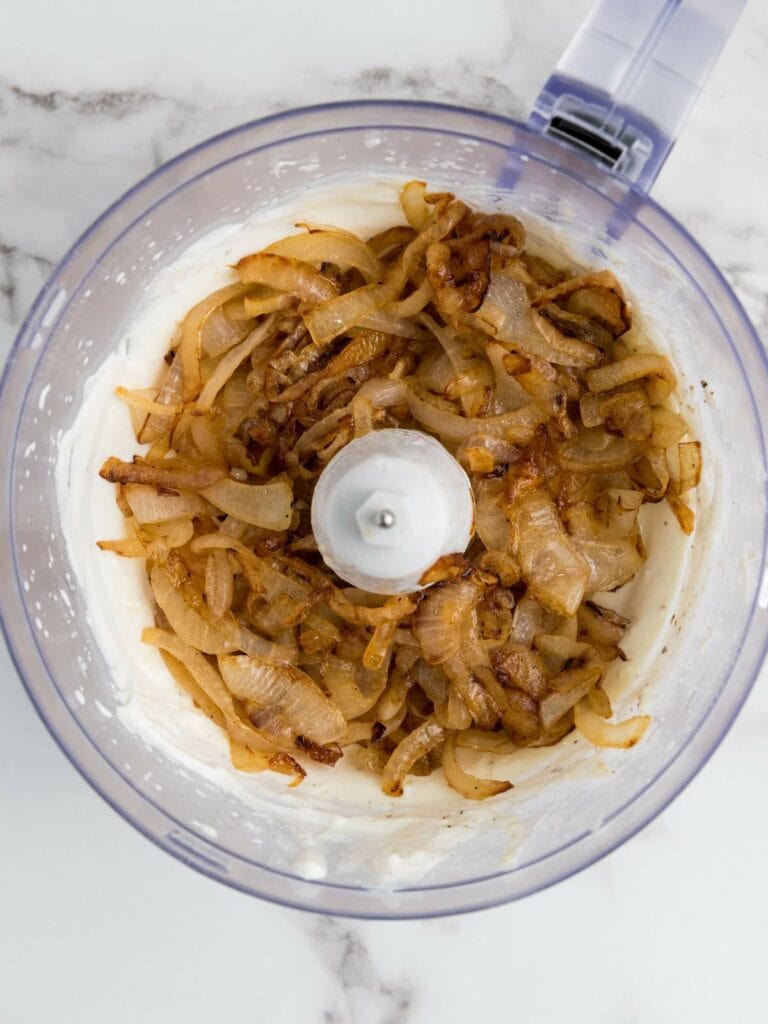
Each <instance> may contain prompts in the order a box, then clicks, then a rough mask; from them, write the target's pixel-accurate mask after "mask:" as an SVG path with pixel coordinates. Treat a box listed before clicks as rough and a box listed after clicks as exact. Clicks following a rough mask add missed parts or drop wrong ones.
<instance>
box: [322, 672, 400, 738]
mask: <svg viewBox="0 0 768 1024" xmlns="http://www.w3.org/2000/svg"><path fill="white" fill-rule="evenodd" d="M318 671H319V675H320V678H321V679H322V682H323V686H324V688H325V689H326V690H327V691H328V693H329V694H330V696H331V699H332V700H333V702H334V704H335V705H336V706H337V707H338V708H339V710H340V711H341V713H342V714H343V715H344V717H345V718H346V719H348V720H349V719H352V718H359V717H360V716H361V715H365V714H367V713H368V712H369V711H370V710H371V708H373V707H374V705H375V704H376V702H377V701H378V699H379V697H380V696H381V694H382V692H383V690H384V687H385V686H386V683H387V674H386V672H368V671H367V670H366V669H364V668H363V667H362V665H359V664H355V663H353V662H351V661H346V660H345V659H344V658H339V657H337V656H336V655H332V654H326V655H323V657H322V660H321V662H320V668H319V670H318ZM368 731H369V735H370V723H369V726H368Z"/></svg>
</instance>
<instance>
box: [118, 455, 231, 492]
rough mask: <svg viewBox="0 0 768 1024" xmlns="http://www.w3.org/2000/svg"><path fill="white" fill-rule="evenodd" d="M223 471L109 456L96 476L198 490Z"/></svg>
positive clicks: (120, 481) (205, 467) (122, 481)
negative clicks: (164, 467)
mask: <svg viewBox="0 0 768 1024" xmlns="http://www.w3.org/2000/svg"><path fill="white" fill-rule="evenodd" d="M226 472H227V471H226V470H225V469H224V468H223V467H221V466H206V465H197V466H193V467H189V468H177V467H173V468H171V467H170V466H169V468H168V469H163V468H161V467H159V466H150V465H148V464H147V463H146V462H122V461H121V460H120V459H115V458H110V459H107V461H106V462H105V463H104V465H103V466H102V467H101V469H100V470H99V476H100V477H101V478H102V479H103V480H108V481H109V482H110V483H121V484H150V485H151V486H153V487H165V488H168V489H170V490H180V491H199V490H204V489H205V488H206V487H211V486H213V485H214V484H215V483H216V482H217V481H218V480H221V478H222V477H223V476H226Z"/></svg>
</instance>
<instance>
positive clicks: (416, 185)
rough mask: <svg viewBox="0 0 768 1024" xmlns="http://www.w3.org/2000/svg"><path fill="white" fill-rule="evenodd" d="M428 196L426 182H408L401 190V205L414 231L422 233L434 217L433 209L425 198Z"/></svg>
mask: <svg viewBox="0 0 768 1024" xmlns="http://www.w3.org/2000/svg"><path fill="white" fill-rule="evenodd" d="M426 194H427V183H426V181H416V180H415V179H414V180H413V181H407V182H406V183H405V185H403V187H402V188H401V189H400V205H401V206H402V208H403V213H404V214H405V219H406V220H407V221H408V223H409V224H410V226H411V227H412V228H413V229H414V231H421V230H422V229H423V228H424V226H425V224H426V223H427V222H428V220H429V218H430V217H431V216H432V208H431V207H430V205H429V203H428V202H427V201H426V199H425V198H424V197H425V196H426Z"/></svg>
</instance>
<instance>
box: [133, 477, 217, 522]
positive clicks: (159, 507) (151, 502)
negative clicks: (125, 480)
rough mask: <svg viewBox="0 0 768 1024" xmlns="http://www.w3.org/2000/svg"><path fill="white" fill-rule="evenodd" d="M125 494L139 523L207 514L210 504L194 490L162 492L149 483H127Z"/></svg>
mask: <svg viewBox="0 0 768 1024" xmlns="http://www.w3.org/2000/svg"><path fill="white" fill-rule="evenodd" d="M123 495H124V496H125V500H126V501H127V502H128V507H129V508H130V510H131V512H132V513H133V515H134V518H135V519H136V522H138V523H162V522H165V521H167V520H169V519H176V518H178V517H180V516H190V517H193V518H194V517H195V516H202V515H205V513H206V512H207V510H208V508H209V506H208V504H207V502H206V501H205V500H204V499H203V498H201V497H200V495H199V494H195V493H194V491H178V492H176V493H174V494H161V493H159V492H158V490H157V488H156V487H150V486H148V485H147V484H125V485H124V486H123Z"/></svg>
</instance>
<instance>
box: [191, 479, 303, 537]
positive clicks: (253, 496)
mask: <svg viewBox="0 0 768 1024" xmlns="http://www.w3.org/2000/svg"><path fill="white" fill-rule="evenodd" d="M200 493H201V494H202V496H203V497H204V498H205V499H206V500H207V501H210V502H211V504H212V505H215V506H216V508H220V509H221V510H222V512H226V513H227V514H228V515H230V516H234V517H235V518H236V519H239V520H241V522H243V523H250V524H251V525H252V526H262V527H264V528H265V529H267V530H285V529H287V527H288V526H289V525H290V522H291V515H292V511H293V491H292V489H291V485H290V483H289V482H288V480H286V479H284V478H281V479H278V480H273V481H272V482H271V483H268V484H244V483H239V482H238V481H237V480H230V479H225V480H220V481H219V482H217V483H214V484H213V486H211V487H206V488H203V489H201V491H200Z"/></svg>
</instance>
